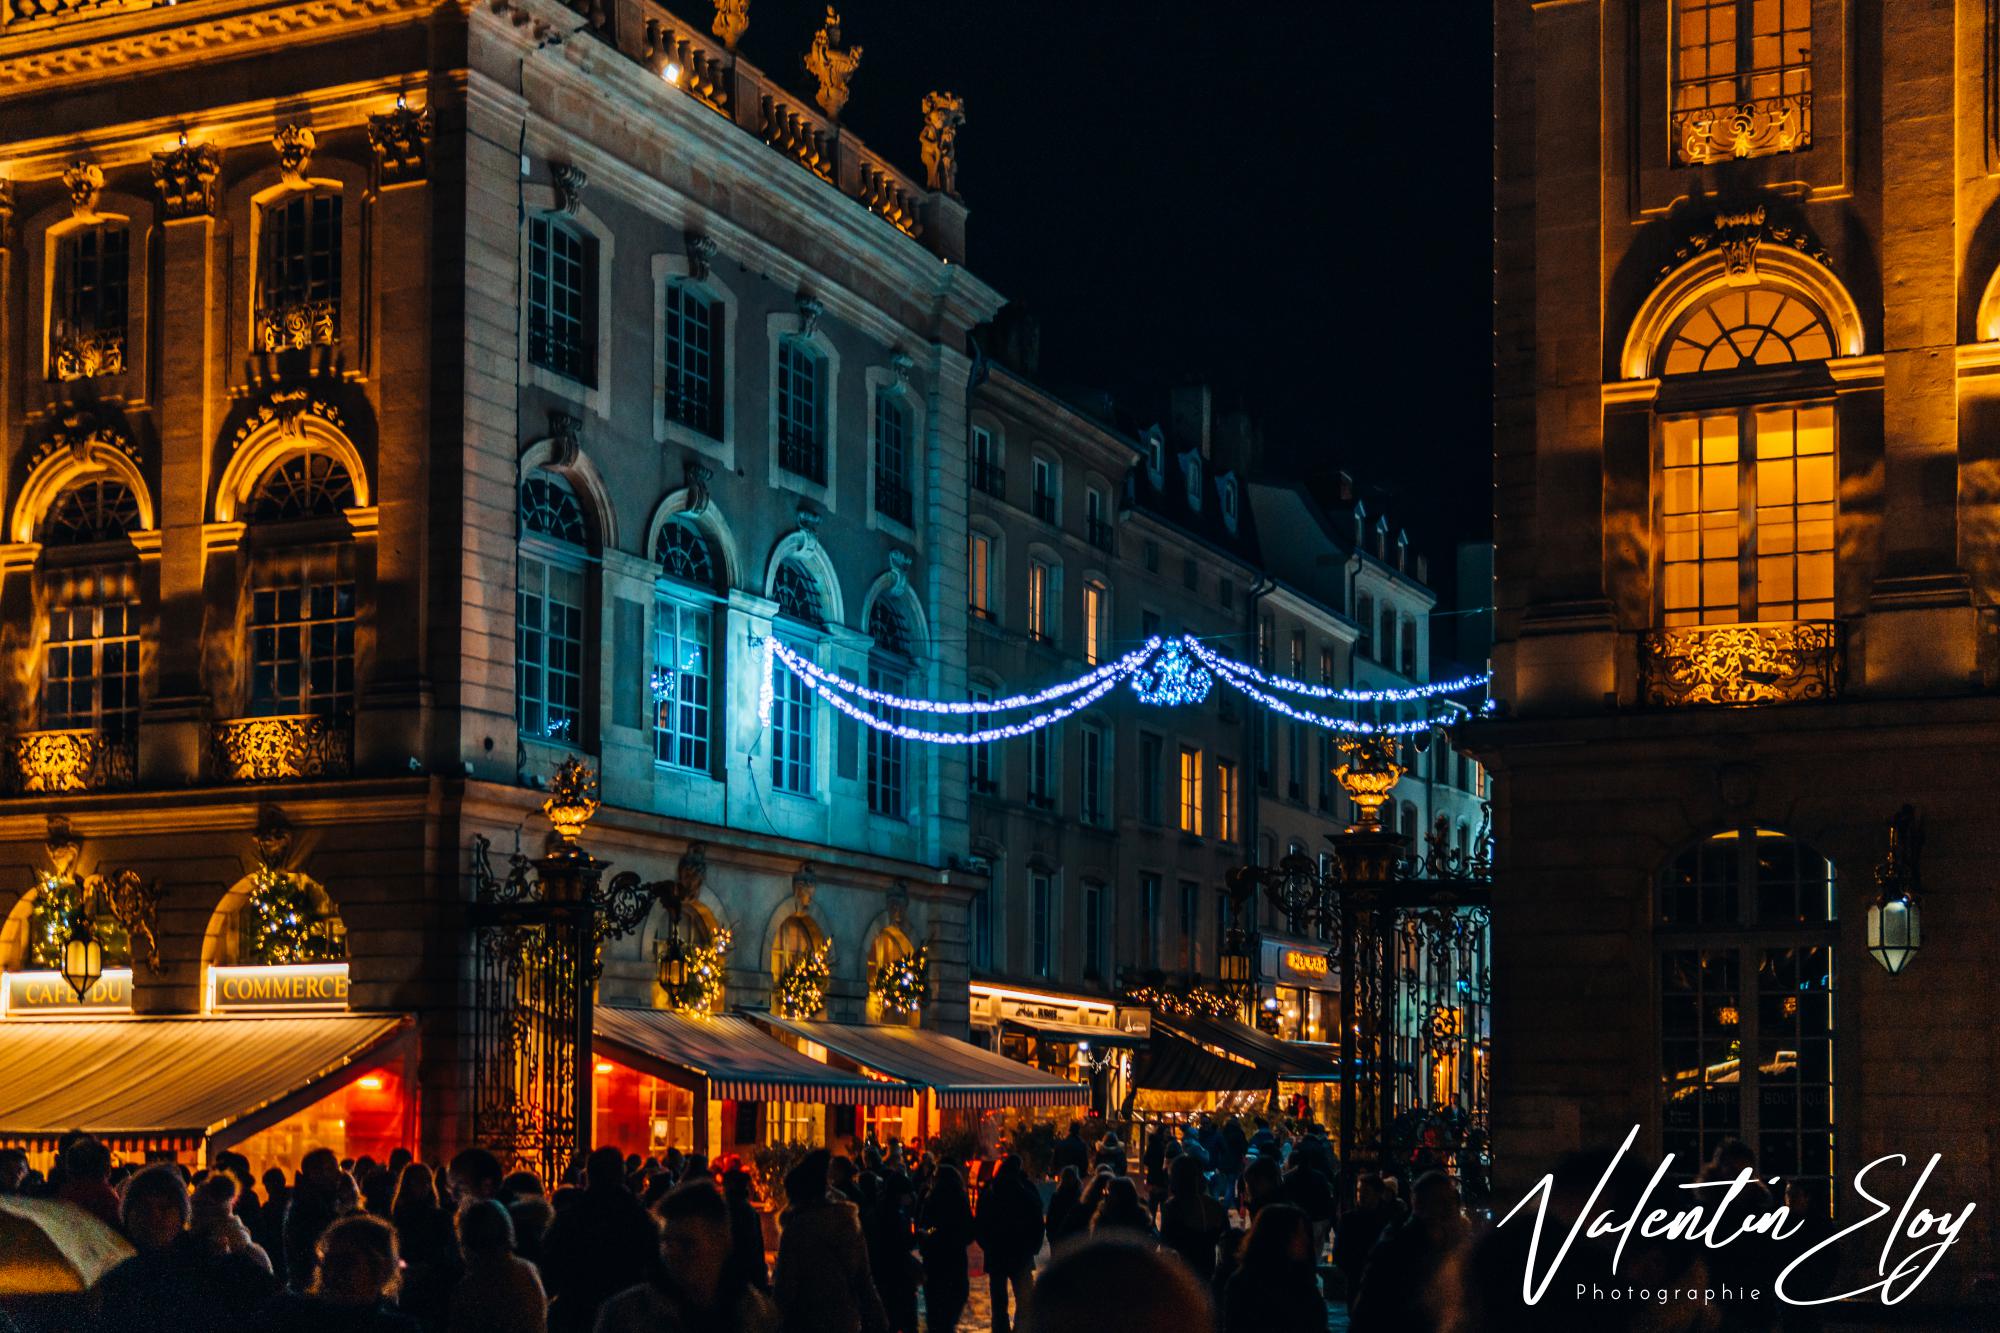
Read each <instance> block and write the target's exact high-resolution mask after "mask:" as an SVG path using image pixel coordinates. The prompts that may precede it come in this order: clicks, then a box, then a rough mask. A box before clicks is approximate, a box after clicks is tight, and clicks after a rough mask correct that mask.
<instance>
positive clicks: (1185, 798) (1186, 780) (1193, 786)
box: [1180, 745, 1202, 837]
mask: <svg viewBox="0 0 2000 1333" xmlns="http://www.w3.org/2000/svg"><path fill="white" fill-rule="evenodd" d="M1180 805H1181V832H1183V833H1192V834H1194V835H1196V836H1197V837H1199V836H1200V835H1201V824H1202V819H1201V815H1202V805H1201V751H1200V750H1197V749H1194V748H1193V747H1191V746H1187V745H1183V746H1182V747H1181V802H1180Z"/></svg>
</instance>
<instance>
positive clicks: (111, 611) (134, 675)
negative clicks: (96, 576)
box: [42, 598, 139, 741]
mask: <svg viewBox="0 0 2000 1333" xmlns="http://www.w3.org/2000/svg"><path fill="white" fill-rule="evenodd" d="M42 673H43V674H42V725H43V726H44V727H46V728H48V729H49V730H51V731H67V730H88V731H95V732H98V733H99V734H101V735H103V736H105V737H106V738H108V739H110V740H118V741H122V740H129V739H131V737H132V735H133V733H134V731H135V730H136V728H137V725H138V721H139V604H138V603H137V602H135V601H126V600H123V599H122V598H121V599H118V600H111V601H101V602H84V603H80V604H77V605H72V606H64V607H58V608H56V609H55V610H52V611H51V612H49V637H48V643H47V645H46V647H45V649H44V651H43V654H42Z"/></svg>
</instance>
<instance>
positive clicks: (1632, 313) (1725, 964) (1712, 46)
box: [1474, 0, 2000, 1299]
mask: <svg viewBox="0 0 2000 1333" xmlns="http://www.w3.org/2000/svg"><path fill="white" fill-rule="evenodd" d="M1494 13H1495V22H1496V29H1497V36H1498V43H1497V50H1498V80H1497V82H1496V91H1495V112H1496V116H1497V119H1498V130H1497V137H1496V163H1495V171H1496V178H1495V179H1496V190H1497V219H1498V222H1497V247H1498V248H1497V279H1496V281H1497V301H1496V313H1495V321H1496V322H1495V355H1496V366H1497V372H1496V373H1497V381H1496V393H1497V401H1496V411H1495V417H1496V433H1495V442H1494V448H1495V474H1494V476H1495V485H1496V504H1495V509H1496V516H1497V517H1496V533H1495V536H1496V542H1497V570H1496V575H1497V588H1498V592H1497V604H1498V609H1497V614H1496V621H1495V636H1496V640H1497V643H1496V647H1495V650H1494V652H1495V662H1496V666H1497V669H1498V674H1499V679H1498V684H1497V693H1498V695H1499V697H1500V698H1501V699H1503V700H1504V701H1505V704H1506V712H1505V714H1504V716H1503V717H1502V718H1501V719H1500V720H1497V721H1495V722H1493V723H1492V724H1490V725H1488V726H1486V727H1484V728H1482V729H1481V732H1480V734H1479V735H1478V736H1477V738H1476V741H1475V742H1474V748H1475V750H1476V751H1477V753H1478V754H1479V755H1480V756H1481V757H1482V758H1483V759H1485V760H1487V761H1488V762H1489V763H1491V764H1492V765H1493V767H1494V769H1495V771H1496V774H1497V778H1498V782H1499V816H1498V829H1497V834H1498V837H1497V845H1498V848H1499V867H1498V878H1497V881H1496V885H1495V892H1494V898H1495V960H1494V962H1495V968H1496V970H1497V971H1498V972H1499V973H1500V975H1501V976H1502V978H1503V979H1504V982H1505V984H1504V986H1503V987H1502V989H1501V990H1500V992H1499V994H1498V996H1497V1004H1498V1006H1499V1007H1498V1012H1497V1015H1496V1032H1497V1040H1498V1042H1499V1048H1500V1051H1501V1055H1500V1057H1499V1063H1498V1065H1497V1068H1496V1079H1497V1088H1496V1098H1495V1101H1496V1114H1497V1116H1498V1125H1497V1128H1496V1134H1495V1139H1496V1143H1498V1144H1500V1145H1502V1151H1501V1157H1500V1163H1501V1166H1500V1169H1501V1172H1502V1180H1501V1185H1502V1187H1503V1193H1504V1192H1506V1189H1507V1187H1509V1186H1511V1187H1512V1188H1514V1189H1516V1190H1518V1189H1519V1188H1522V1187H1525V1186H1526V1185H1527V1184H1528V1183H1530V1182H1531V1181H1533V1180H1534V1179H1535V1177H1536V1176H1537V1175H1538V1174H1539V1173H1540V1172H1542V1171H1543V1170H1545V1169H1547V1167H1548V1165H1549V1164H1550V1162H1551V1161H1552V1160H1553V1159H1554V1158H1555V1157H1556V1156H1557V1155H1559V1154H1560V1153H1562V1152H1564V1151H1566V1150H1570V1149H1575V1148H1579V1147H1596V1146H1615V1145H1616V1144H1617V1143H1618V1142H1619V1141H1620V1140H1621V1139H1622V1138H1623V1137H1624V1136H1625V1135H1626V1134H1627V1133H1628V1132H1630V1131H1631V1129H1632V1127H1633V1126H1634V1125H1635V1124H1636V1125H1637V1126H1639V1129H1640V1135H1639V1141H1638V1142H1639V1146H1640V1148H1641V1149H1642V1150H1643V1151H1645V1152H1647V1153H1649V1154H1653V1155H1656V1156H1657V1155H1658V1154H1660V1153H1663V1152H1672V1153H1674V1154H1675V1156H1676V1166H1675V1168H1674V1170H1675V1173H1676V1174H1677V1175H1679V1176H1685V1175H1686V1174H1689V1173H1691V1172H1692V1171H1693V1170H1694V1169H1695V1168H1696V1166H1697V1165H1698V1164H1699V1162H1700V1160H1701V1159H1703V1158H1705V1157H1706V1156H1707V1155H1708V1154H1709V1153H1711V1152H1712V1151H1713V1150H1714V1147H1715V1146H1716V1144H1717V1143H1718V1142H1720V1141H1721V1140H1722V1139H1724V1138H1741V1139H1743V1140H1744V1141H1745V1142H1747V1143H1748V1144H1749V1146H1750V1147H1751V1148H1752V1150H1753V1151H1755V1152H1756V1153H1757V1154H1758V1156H1759V1160H1760V1166H1761V1168H1762V1170H1763V1172H1764V1173H1766V1174H1772V1175H1783V1176H1797V1177H1800V1178H1802V1179H1804V1180H1806V1181H1807V1182H1808V1183H1809V1184H1811V1185H1813V1186H1815V1187H1819V1188H1822V1189H1825V1188H1827V1187H1828V1186H1829V1185H1830V1186H1831V1192H1832V1193H1833V1194H1834V1195H1835V1196H1836V1197H1838V1198H1839V1200H1840V1206H1841V1208H1842V1209H1843V1215H1844V1216H1860V1215H1861V1213H1860V1212H1858V1211H1846V1210H1860V1209H1863V1208H1864V1207H1865V1205H1863V1204H1861V1203H1860V1202H1859V1201H1857V1200H1856V1199H1855V1198H1854V1197H1853V1195H1852V1194H1851V1193H1849V1192H1848V1189H1847V1185H1846V1182H1848V1181H1850V1180H1851V1179H1852V1177H1853V1175H1854V1173H1855V1172H1856V1171H1857V1170H1859V1169H1860V1168H1861V1167H1862V1166H1863V1165H1864V1164H1866V1163H1869V1162H1871V1161H1873V1160H1875V1159H1877V1158H1880V1157H1882V1156H1884V1155H1886V1154H1892V1153H1901V1154H1908V1155H1910V1157H1911V1159H1912V1160H1913V1161H1914V1162H1915V1163H1918V1164H1921V1163H1922V1162H1924V1161H1926V1160H1928V1159H1929V1157H1930V1155H1931V1154H1932V1153H1938V1154H1941V1158H1942V1160H1941V1162H1940V1163H1939V1165H1938V1167H1937V1170H1936V1172H1935V1173H1934V1174H1933V1175H1932V1176H1931V1177H1930V1180H1929V1183H1928V1184H1927V1186H1926V1188H1925V1191H1924V1195H1923V1198H1922V1199H1921V1200H1920V1201H1919V1202H1920V1205H1927V1206H1930V1207H1932V1208H1950V1209H1957V1208H1960V1207H1962V1206H1963V1205H1964V1204H1965V1203H1966V1202H1968V1201H1974V1200H1978V1201H1982V1202H1983V1201H1984V1200H1987V1199H1990V1198H1992V1197H1993V1196H1994V1194H1995V1191H1996V1186H2000V1177H1996V1172H2000V1154H1996V1153H1995V1152H1994V1148H1993V1144H1992V1142H1991V1140H1990V1135H1988V1134H1987V1133H1986V1132H1985V1131H1984V1129H1983V1128H1982V1127H1983V1126H1985V1125H1987V1124H1989V1123H1990V1122H1991V1120H1992V1114H1991V1107H1992V1100H1993V1087H1994V1081H1995V1073H1996V1070H2000V1049H1996V1047H1995V1045H1994V1039H1993V1025H1992V1023H1991V1021H1990V1016H1989V1014H1988V1012H1987V1009H1988V1003H1987V1001H1988V996H1987V994H1986V990H1987V988H1986V987H1985V986H1984V984H1983V978H1984V976H1985V975H1986V974H1987V972H1988V971H1989V970H1990V968H1989V965H1988V964H1987V963H1986V962H1985V961H1984V958H1985V955H1984V952H1983V951H1984V950H1985V948H1986V947H1987V944H1988V942H1989V941H1990V940H1991V939H1992V938H1993V935H1994V933H1995V929H1996V926H2000V918H1997V917H1996V909H1995V906H1994V899H1993V896H1992V895H1991V894H1990V893H1989V892H1987V891H1986V889H1985V886H1984V876H1985V873H1986V872H1985V867H1986V866H1988V865H1989V864H1990V862H1991V860H1992V853H1993V851H1994V848H1995V824H1994V821H1993V820H1992V818H1991V814H1990V811H1989V806H1990V804H1991V792H1992V789H1993V787H1994V784H1995V782H1996V780H2000V773H1996V770H1995V767H1994V764H1993V760H1992V757H1991V756H1992V754H1993V752H1994V740H1995V738H1996V726H2000V705H1997V704H1996V701H1995V697H1994V686H1995V683H1996V679H2000V657H1996V653H1995V644H1996V638H1995V635H1994V632H1993V631H1994V625H1995V612H1994V604H1995V597H1996V593H2000V584H1996V574H2000V544H1996V541H1995V537H1994V522H1993V516H1994V505H1995V495H1994V488H1993V483H1992V477H1993V463H1992V457H1991V456H1992V453H1993V447H1992V442H1991V436H1992V425H1993V414H1994V402H1995V399H1994V396H1993V387H1992V386H1993V384H1994V380H1993V377H1992V374H1991V371H1992V367H1993V366H1994V365H1995V364H1996V343H1995V341H1994V339H1995V337H1996V336H2000V317H1996V314H1995V311H1996V297H1995V293H1996V291H2000V283H1996V280H1995V275H1996V272H2000V226H1996V218H2000V214H1996V202H2000V143H1996V140H1995V138H1994V125H1995V121H1994V118H1993V114H1992V108H1993V105H1994V96H1995V90H1996V88H2000V71H1996V67H1995V64H1994V56H1993V51H1994V49H1995V47H1994V39H1995V29H1994V26H1993V25H1994V22H1995V19H1994V15H1993V12H1992V10H1991V7H1990V6H1986V5H1983V4H1974V3H1963V2H1961V3H1948V2H1947V3H1936V4H1901V3H1897V4H1884V5H1863V4H1852V3H1845V2H1844V0H1812V3H1809V4H1808V3H1798V4H1792V3H1787V4H1784V5H1782V6H1781V5H1778V4H1776V3H1772V4H1764V3H1758V4H1754V5H1752V4H1741V5H1735V6H1728V5H1705V4H1700V3H1694V2H1693V0H1676V3H1666V2H1665V0H1660V2H1659V3H1647V4H1638V5H1619V4H1598V3H1567V4H1529V3H1522V2H1520V0H1503V3H1499V4H1497V5H1496V6H1495V10H1494ZM1906 805H1907V806H1910V807H1913V808H1914V810H1915V813H1916V816H1917V818H1918V820H1919V821H1920V823H1921V826H1922V829H1923V833H1922V851H1921V860H1920V862H1919V863H1918V865H1919V869H1920V872H1921V882H1920V886H1919V885H1918V884H1917V883H1916V882H1915V881H1914V880H1913V879H1912V878H1911V877H1910V876H1909V874H1908V862H1907V860H1905V861H1903V862H1902V863H1900V864H1891V865H1890V867H1889V871H1890V873H1889V875H1888V878H1889V879H1890V880H1891V881H1892V882H1891V884H1890V892H1892V893H1901V892H1903V891H1904V890H1906V889H1913V888H1914V889H1916V901H1917V905H1918V909H1919V911H1920V912H1921V919H1922V931H1923V935H1922V947H1921V949H1920V951H1919V952H1918V953H1917V955H1916V956H1915V958H1914V960H1913V961H1910V962H1909V963H1908V964H1907V966H1906V967H1905V968H1904V969H1903V970H1902V971H1901V972H1900V973H1899V974H1894V975H1892V974H1891V972H1890V971H1888V970H1887V969H1886V968H1885V967H1884V966H1881V965H1878V963H1877V962H1876V961H1874V960H1872V959H1871V957H1870V954H1869V951H1868V947H1867V946H1868V930H1869V915H1870V907H1871V905H1873V904H1875V902H1876V901H1877V898H1878V894H1879V892H1880V891H1879V890H1878V887H1877V884H1876V877H1877V867H1878V866H1881V865H1882V864H1883V863H1884V861H1885V856H1886V852H1887V841H1886V835H1885V830H1884V824H1885V821H1886V820H1888V819H1889V818H1890V817H1891V816H1892V815H1894V814H1895V813H1896V812H1897V811H1898V810H1899V809H1900V808H1902V807H1904V806H1906ZM1892 1174H1893V1173H1892ZM1915 1174H1916V1172H1915V1169H1914V1168H1913V1169H1912V1170H1910V1171H1908V1172H1904V1173H1903V1174H1902V1175H1901V1176H1900V1177H1899V1183H1898V1184H1896V1185H1893V1186H1890V1185H1887V1184H1886V1183H1885V1182H1883V1181H1882V1180H1880V1179H1879V1178H1878V1179H1876V1180H1874V1181H1873V1182H1871V1183H1872V1184H1873V1185H1874V1186H1876V1187H1877V1190H1876V1192H1877V1193H1878V1194H1879V1193H1880V1191H1881V1189H1885V1188H1886V1189H1890V1190H1891V1191H1892V1192H1893V1193H1894V1197H1897V1198H1900V1197H1901V1195H1902V1192H1903V1191H1905V1190H1907V1189H1908V1188H1910V1187H1911V1186H1912V1185H1913V1184H1914V1181H1915ZM1984 1213H1985V1209H1984V1208H1981V1209H1980V1210H1978V1211H1976V1212H1975V1213H1974V1215H1973V1217H1972V1219H1971V1223H1970V1225H1969V1227H1968V1229H1967V1232H1966V1233H1965V1235H1964V1236H1962V1237H1961V1244H1960V1246H1959V1247H1957V1248H1956V1249H1955V1251H1954V1253H1953V1254H1952V1255H1951V1256H1949V1257H1947V1259H1946V1260H1945V1262H1944V1264H1943V1265H1942V1266H1941V1268H1940V1270H1939V1274H1940V1275H1939V1276H1938V1277H1937V1278H1934V1279H1933V1280H1932V1283H1931V1285H1930V1287H1929V1288H1927V1290H1926V1292H1925V1293H1924V1297H1923V1298H1927V1299H1937V1298H1941V1297H1943V1296H1945V1295H1947V1294H1948V1293H1947V1292H1946V1291H1945V1290H1943V1289H1944V1288H1946V1287H1949V1286H1951V1285H1952V1284H1957V1285H1958V1286H1959V1287H1960V1289H1961V1290H1962V1289H1963V1287H1964V1286H1965V1284H1967V1283H1969V1282H1970V1280H1971V1278H1972V1275H1974V1274H1976V1273H1978V1272H1982V1271H1989V1270H1990V1268H1991V1265H1992V1262H1993V1259H1994V1239H1993V1237H1994V1231H1993V1227H1992V1219H1991V1218H1987V1217H1984Z"/></svg>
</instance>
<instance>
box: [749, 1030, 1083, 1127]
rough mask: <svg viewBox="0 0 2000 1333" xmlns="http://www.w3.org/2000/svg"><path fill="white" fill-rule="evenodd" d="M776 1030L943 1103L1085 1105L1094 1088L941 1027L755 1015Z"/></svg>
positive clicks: (951, 1105) (971, 1104)
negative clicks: (947, 1033) (922, 1090)
mask: <svg viewBox="0 0 2000 1333" xmlns="http://www.w3.org/2000/svg"><path fill="white" fill-rule="evenodd" d="M754 1017H755V1018H756V1019H757V1021H758V1022H759V1023H763V1024H766V1025H767V1026H769V1027H770V1028H771V1029H772V1030H774V1031H778V1032H788V1033H790V1034H791V1035H792V1036H794V1037H799V1038H802V1039H804V1040H806V1041H810V1042H814V1043H816V1044H818V1045H820V1046H824V1047H825V1048H826V1049H827V1050H829V1051H831V1052H833V1053H834V1054H835V1055H838V1056H840V1057H842V1058H843V1059H846V1060H849V1061H852V1062H853V1063H854V1064H856V1065H858V1066H860V1067H861V1068H863V1069H872V1070H874V1071H875V1072H877V1073H879V1074H886V1075H888V1076H889V1077H890V1078H897V1079H902V1080H903V1081H904V1082H906V1083H910V1084H913V1085H914V1086H916V1087H920V1088H929V1089H931V1090H932V1091H933V1092H935V1093H936V1094H937V1099H938V1105H939V1106H941V1107H978V1108H990V1107H996V1106H1087V1105H1089V1104H1090V1089H1088V1088H1086V1087H1084V1086H1083V1085H1082V1084H1081V1083H1071V1082H1070V1081H1069V1080H1067V1079H1060V1078H1057V1077H1055V1075H1053V1074H1044V1073H1043V1072H1042V1071H1041V1070H1039V1069H1036V1068H1034V1067H1033V1066H1030V1065H1024V1064H1022V1063H1021V1062H1020V1061H1018V1060H1009V1059H1008V1058H1007V1057H1005V1056H1003V1055H995V1054H994V1053H993V1052H991V1051H988V1050H982V1049H981V1048H979V1047H977V1046H974V1045H973V1044H972V1043H971V1042H965V1041H960V1040H958V1038H956V1037H947V1036H945V1035H944V1034H943V1033H942V1032H927V1031H924V1030H923V1029H921V1028H906V1027H895V1026H891V1025H888V1024H875V1023H871V1024H865V1025H862V1024H854V1023H822V1022H818V1021H815V1020H808V1019H802V1018H779V1017H778V1016H777V1015H776V1014H765V1013H760V1014H756V1015H754Z"/></svg>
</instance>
